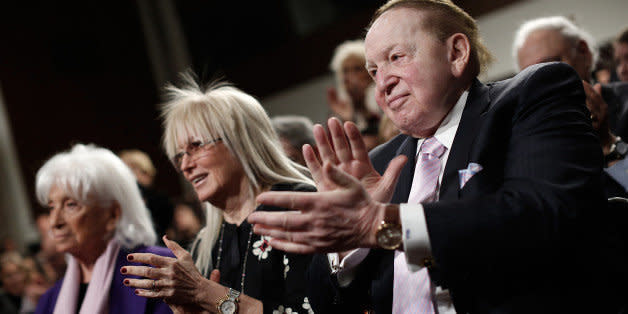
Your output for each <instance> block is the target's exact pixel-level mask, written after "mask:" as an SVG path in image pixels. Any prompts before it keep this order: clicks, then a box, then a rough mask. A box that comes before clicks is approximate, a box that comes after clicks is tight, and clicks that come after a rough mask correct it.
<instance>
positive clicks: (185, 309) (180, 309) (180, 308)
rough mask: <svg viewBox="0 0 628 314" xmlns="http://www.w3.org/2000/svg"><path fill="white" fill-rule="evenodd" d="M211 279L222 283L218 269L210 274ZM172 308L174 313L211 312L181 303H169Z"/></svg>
mask: <svg viewBox="0 0 628 314" xmlns="http://www.w3.org/2000/svg"><path fill="white" fill-rule="evenodd" d="M209 280H211V281H213V282H215V283H220V271H219V270H218V269H214V270H212V272H211V273H210V275H209ZM168 306H169V307H170V309H171V310H172V313H173V314H187V313H210V312H209V311H204V310H199V309H198V308H195V307H190V306H185V305H180V304H169V305H168Z"/></svg>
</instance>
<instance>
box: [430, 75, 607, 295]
mask: <svg viewBox="0 0 628 314" xmlns="http://www.w3.org/2000/svg"><path fill="white" fill-rule="evenodd" d="M495 97H496V98H498V99H493V101H495V104H494V107H493V108H491V109H490V110H489V111H488V113H487V115H486V117H485V119H486V121H487V122H486V124H485V125H484V126H483V128H484V129H482V128H481V129H480V130H479V131H478V137H477V138H476V139H475V143H474V147H473V148H472V150H471V154H470V156H471V159H472V160H470V161H473V162H476V161H478V162H479V163H480V164H482V165H483V166H484V170H482V171H481V172H479V173H478V174H476V175H475V176H474V177H473V178H472V179H471V180H470V181H469V182H468V183H467V184H466V185H465V187H464V189H462V190H461V191H460V199H459V200H453V201H440V202H436V203H431V204H424V212H425V218H426V222H427V226H428V233H429V237H430V243H431V246H432V253H433V254H434V258H435V260H436V263H437V264H438V265H439V268H440V271H441V273H442V275H443V278H442V280H443V281H441V282H440V284H443V283H444V285H445V286H446V285H447V283H448V282H454V281H460V280H461V279H464V278H469V277H470V276H471V274H474V273H475V274H477V273H484V274H490V273H491V272H493V273H495V272H502V273H503V274H511V275H513V276H517V275H516V274H517V271H519V273H522V272H521V270H522V269H543V268H544V267H545V265H547V263H548V261H549V262H553V261H556V260H557V256H562V255H564V253H565V252H567V251H569V252H571V250H572V249H573V247H572V246H574V243H573V239H574V238H575V236H576V234H577V233H578V232H580V233H583V232H586V228H585V229H579V228H580V226H581V223H582V222H583V221H584V220H586V219H588V217H591V215H590V213H591V212H592V211H593V210H595V209H598V208H601V207H603V206H605V203H604V202H605V200H604V197H603V192H602V188H601V184H600V177H599V174H600V172H601V165H602V154H601V149H600V145H599V142H598V141H597V137H596V136H595V135H594V133H593V130H592V127H591V121H590V120H589V115H590V113H589V112H588V110H587V109H586V107H585V105H584V103H585V96H584V91H583V88H582V83H581V81H580V79H579V78H578V77H577V75H576V74H575V72H574V71H573V69H571V68H570V67H568V66H566V65H562V64H552V65H545V66H540V67H535V68H534V69H533V70H532V71H529V72H528V75H527V76H526V75H524V76H522V77H521V78H519V80H518V81H517V82H516V84H514V86H507V87H506V88H504V91H503V93H502V94H500V95H496V96H495ZM488 125H490V129H487V128H489V126H488ZM473 158H477V159H478V160H473ZM502 277H503V278H504V279H503V280H504V282H506V284H507V281H506V280H507V279H506V278H508V276H502ZM511 279H512V278H511Z"/></svg>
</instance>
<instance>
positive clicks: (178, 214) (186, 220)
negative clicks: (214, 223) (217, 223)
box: [166, 201, 203, 249]
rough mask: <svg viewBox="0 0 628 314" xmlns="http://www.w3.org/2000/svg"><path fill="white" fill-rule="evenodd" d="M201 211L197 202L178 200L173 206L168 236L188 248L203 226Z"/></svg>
mask: <svg viewBox="0 0 628 314" xmlns="http://www.w3.org/2000/svg"><path fill="white" fill-rule="evenodd" d="M202 218H203V213H202V209H201V205H200V204H199V203H198V202H187V201H178V202H176V205H175V207H174V216H173V219H172V224H171V225H170V228H168V232H166V234H167V235H168V238H169V239H171V240H173V241H175V242H177V243H179V245H180V246H181V247H183V248H186V249H187V248H189V247H190V246H191V244H192V242H193V241H194V239H195V238H196V235H197V234H198V232H199V231H200V230H201V228H202V227H203V225H202V221H203V219H202Z"/></svg>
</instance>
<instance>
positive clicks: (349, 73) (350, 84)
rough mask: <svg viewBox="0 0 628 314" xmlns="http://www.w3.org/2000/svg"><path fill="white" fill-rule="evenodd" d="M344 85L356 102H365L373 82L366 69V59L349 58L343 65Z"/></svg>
mask: <svg viewBox="0 0 628 314" xmlns="http://www.w3.org/2000/svg"><path fill="white" fill-rule="evenodd" d="M342 74H343V76H344V84H345V87H346V88H347V92H348V93H349V96H350V97H351V99H352V100H353V101H354V102H361V101H364V92H365V91H366V88H367V87H368V86H369V84H371V82H372V80H371V77H370V76H369V73H368V72H367V71H366V68H365V67H364V58H361V57H358V56H354V55H352V56H349V57H347V58H346V59H345V60H344V62H343V63H342Z"/></svg>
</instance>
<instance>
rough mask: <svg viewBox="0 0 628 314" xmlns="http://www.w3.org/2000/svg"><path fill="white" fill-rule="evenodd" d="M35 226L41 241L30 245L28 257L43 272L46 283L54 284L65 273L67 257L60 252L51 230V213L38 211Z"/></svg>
mask: <svg viewBox="0 0 628 314" xmlns="http://www.w3.org/2000/svg"><path fill="white" fill-rule="evenodd" d="M35 226H36V227H37V232H38V233H39V241H38V242H37V243H33V244H31V245H29V248H28V250H29V253H28V255H29V256H31V257H32V259H33V261H34V263H35V268H36V269H37V270H38V271H39V272H41V274H42V275H43V278H44V280H45V281H46V282H49V283H54V282H55V281H57V280H58V279H59V278H61V276H63V273H64V272H65V267H66V264H65V256H64V254H63V253H62V252H58V251H57V248H56V245H55V242H54V239H53V237H52V230H51V229H50V213H48V212H47V211H38V212H37V213H36V214H35Z"/></svg>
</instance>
